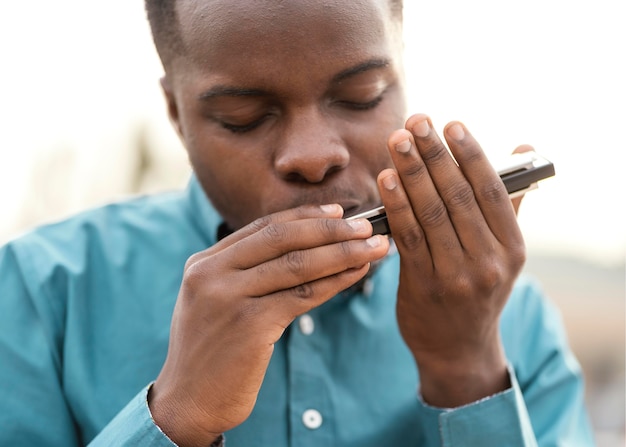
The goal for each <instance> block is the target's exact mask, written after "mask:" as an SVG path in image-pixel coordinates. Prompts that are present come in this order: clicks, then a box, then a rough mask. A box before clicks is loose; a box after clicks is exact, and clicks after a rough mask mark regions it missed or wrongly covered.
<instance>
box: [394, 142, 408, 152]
mask: <svg viewBox="0 0 626 447" xmlns="http://www.w3.org/2000/svg"><path fill="white" fill-rule="evenodd" d="M410 150H411V142H410V141H409V140H404V141H401V142H400V143H398V144H396V151H397V152H400V153H402V154H406V153H407V152H409V151H410Z"/></svg>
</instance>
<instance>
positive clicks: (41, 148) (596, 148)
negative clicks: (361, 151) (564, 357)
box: [0, 0, 626, 447]
mask: <svg viewBox="0 0 626 447" xmlns="http://www.w3.org/2000/svg"><path fill="white" fill-rule="evenodd" d="M624 19H626V3H625V2H623V1H618V0H614V1H610V0H594V1H593V2H592V1H577V0H570V1H565V0H548V1H546V0H543V1H540V0H527V1H524V2H521V1H519V2H518V1H507V2H504V1H495V0H491V1H487V0H477V1H474V2H463V1H461V0H440V1H432V2H426V1H418V0H405V36H406V56H407V58H406V70H407V83H408V100H409V111H410V112H411V113H413V112H424V113H428V114H429V115H430V116H431V118H432V120H433V122H434V124H435V126H436V127H437V128H438V129H439V130H441V129H442V128H443V126H444V125H445V124H446V123H447V122H448V121H450V120H457V119H458V120H462V121H464V123H465V124H466V125H467V126H468V128H469V129H470V130H471V131H472V133H473V134H474V135H475V136H476V137H477V138H478V140H479V141H480V142H481V144H482V145H483V147H484V149H485V150H486V151H487V153H488V154H489V156H490V157H492V158H493V159H494V160H497V159H499V158H501V157H503V156H505V155H506V154H508V153H510V152H511V151H512V150H513V149H514V148H515V147H516V146H517V145H519V144H522V143H529V144H532V145H533V146H534V147H535V148H536V150H537V151H538V152H540V153H541V154H543V155H544V156H545V157H547V158H548V159H550V160H551V161H553V162H554V164H555V166H556V170H557V175H556V176H555V177H554V178H551V179H548V180H546V181H544V182H542V183H541V185H540V187H539V190H537V191H533V192H532V193H530V194H528V196H527V197H526V199H525V201H524V204H523V205H522V210H521V212H520V223H521V226H522V230H523V232H524V234H525V237H526V240H527V246H528V253H529V255H528V256H529V259H528V262H527V265H526V271H527V273H529V274H531V275H534V276H535V277H537V278H538V279H539V280H540V281H541V282H542V283H543V285H544V288H545V289H546V291H547V293H548V294H549V296H550V297H551V298H552V299H553V300H554V301H555V302H556V303H557V305H558V306H559V307H560V309H561V311H562V313H563V318H564V321H565V324H566V326H567V329H568V331H569V335H570V340H571V343H572V346H573V348H574V350H575V352H576V354H577V356H578V358H579V359H580V361H581V364H582V366H583V369H584V372H585V375H586V378H587V401H588V403H589V409H590V412H591V418H592V422H593V424H594V429H595V432H596V437H597V441H598V446H600V447H613V446H623V445H624V439H625V438H624V429H625V424H624V420H625V419H624V418H625V411H624V395H625V387H624V383H625V378H624V362H625V355H624V349H625V345H624V340H625V326H624V317H625V306H624V303H625V298H626V292H625V273H626V270H625V261H626V222H625V218H624V214H625V213H624V211H626V210H625V209H624V208H625V204H626V201H625V200H624V192H625V184H624V178H625V176H624V175H623V173H622V171H623V170H624V165H623V163H624V155H623V154H624V152H625V151H626V144H625V143H624V141H625V138H624V135H623V133H624V131H625V130H626V126H624V122H626V113H625V112H624V110H625V107H624V104H626V89H625V87H624V84H625V81H624V80H625V79H626V64H625V63H624V55H625V54H626V48H625V47H626V45H625V44H626V27H625V26H624ZM0 54H2V69H0V98H2V101H1V102H0V216H1V218H0V243H2V242H5V241H7V240H9V239H10V238H13V237H16V236H17V235H19V234H20V233H21V232H22V231H25V230H27V229H28V228H31V227H32V226H34V225H37V224H40V223H43V222H47V221H50V220H56V219H61V218H63V217H64V216H67V215H69V214H72V213H74V212H77V211H79V210H81V209H85V208H88V207H92V206H96V205H99V204H102V203H105V202H108V201H111V200H117V199H120V198H124V197H128V196H129V195H133V194H143V193H149V192H157V191H162V190H167V189H172V188H179V187H181V186H183V185H184V184H185V183H186V181H187V178H188V175H189V166H188V163H187V160H186V157H185V153H184V150H183V149H182V147H181V145H180V143H179V141H178V139H177V137H176V135H175V134H174V132H173V130H172V128H171V126H170V124H169V122H168V120H167V117H166V113H165V107H164V102H163V98H162V96H161V92H160V89H159V83H158V80H159V77H160V76H161V74H162V70H161V66H160V63H159V61H158V58H157V56H156V53H155V51H154V49H153V46H152V41H151V38H150V33H149V28H148V25H147V22H146V20H145V15H144V12H143V2H141V1H139V0H134V1H128V0H110V1H108V2H86V1H84V0H58V1H56V2H48V1H45V0H32V1H29V2H4V4H3V8H2V15H1V16H0Z"/></svg>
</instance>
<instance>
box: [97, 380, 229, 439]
mask: <svg viewBox="0 0 626 447" xmlns="http://www.w3.org/2000/svg"><path fill="white" fill-rule="evenodd" d="M151 386H152V384H150V385H148V386H147V387H145V388H144V389H143V390H141V392H140V393H139V394H137V396H135V398H134V399H133V400H132V401H130V402H129V403H128V405H126V407H125V408H124V409H123V410H122V411H120V413H119V414H118V415H117V416H116V417H115V418H114V419H113V420H112V421H111V422H110V423H109V424H108V425H107V426H106V427H105V428H104V430H102V431H101V432H100V433H99V434H98V436H96V438H95V439H94V440H93V441H92V442H91V443H90V444H89V447H100V446H101V447H111V446H116V447H122V446H124V447H126V446H128V447H132V446H140V445H149V446H151V447H175V446H176V444H175V443H174V442H172V441H171V440H170V438H168V437H167V435H166V434H165V433H163V431H161V429H160V428H159V427H158V426H157V425H156V423H155V422H154V419H153V418H152V414H151V413H150V408H149V407H148V391H149V390H150V387H151ZM207 447H224V436H223V435H222V436H220V437H219V438H218V439H216V440H215V441H214V442H213V443H212V444H211V445H210V446H207Z"/></svg>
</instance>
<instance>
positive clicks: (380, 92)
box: [164, 0, 405, 229]
mask: <svg viewBox="0 0 626 447" xmlns="http://www.w3.org/2000/svg"><path fill="white" fill-rule="evenodd" d="M178 14H179V18H180V24H181V25H180V26H181V32H182V37H183V40H184V43H185V46H186V48H187V51H186V53H185V55H184V56H183V57H182V58H179V59H177V60H176V61H175V62H174V65H173V66H172V69H170V70H169V72H168V74H167V78H166V79H165V80H164V86H165V88H166V93H167V95H168V101H169V107H170V114H171V116H172V118H173V121H174V124H175V126H176V128H177V130H178V132H179V134H180V135H181V138H182V140H183V143H184V145H185V147H186V148H187V151H188V153H189V158H190V161H191V164H192V166H193V169H194V171H195V172H196V175H197V177H198V179H199V181H200V183H201V184H202V186H203V188H204V190H205V191H206V193H207V195H208V197H209V198H210V200H211V201H212V203H213V204H214V206H215V207H216V208H217V209H218V211H219V212H220V213H221V214H222V216H223V217H224V218H225V220H226V222H227V223H228V224H229V225H230V227H231V228H233V229H238V228H240V227H242V226H243V225H245V224H247V223H249V222H251V221H252V220H254V219H256V218H258V217H261V216H264V215H267V214H269V213H272V212H276V211H279V210H283V209H286V208H291V207H295V206H298V205H302V204H322V203H340V204H341V205H342V206H343V207H344V209H345V211H346V214H347V215H348V214H355V213H357V212H359V211H364V210H365V209H368V208H371V207H373V206H376V205H378V204H379V198H378V190H377V187H376V176H377V174H378V173H379V172H380V171H381V170H382V169H383V168H386V167H389V166H390V165H391V162H390V158H389V156H388V154H387V149H386V139H387V137H388V135H389V134H390V132H392V131H393V130H394V129H396V128H399V127H402V126H403V121H404V115H405V103H404V92H403V85H402V73H401V65H400V64H401V62H400V42H399V35H398V34H399V33H398V32H397V29H396V28H394V26H393V25H394V22H393V21H392V19H391V18H390V17H389V13H388V11H387V5H386V0H380V1H377V0H352V1H349V2H346V1H345V0H333V1H325V2H320V1H314V0H291V1H289V2H279V1H266V0H237V1H232V0H211V1H204V2H199V1H192V0H182V1H180V2H179V5H178Z"/></svg>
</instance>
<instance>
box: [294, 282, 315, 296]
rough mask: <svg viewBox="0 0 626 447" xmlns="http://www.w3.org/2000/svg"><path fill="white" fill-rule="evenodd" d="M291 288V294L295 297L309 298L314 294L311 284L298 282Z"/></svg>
mask: <svg viewBox="0 0 626 447" xmlns="http://www.w3.org/2000/svg"><path fill="white" fill-rule="evenodd" d="M292 290H293V294H294V295H295V296H296V297H297V298H301V299H309V298H312V297H313V296H314V295H315V290H314V289H313V286H312V285H311V284H306V283H305V284H300V285H298V286H296V287H294V288H293V289H292Z"/></svg>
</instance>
